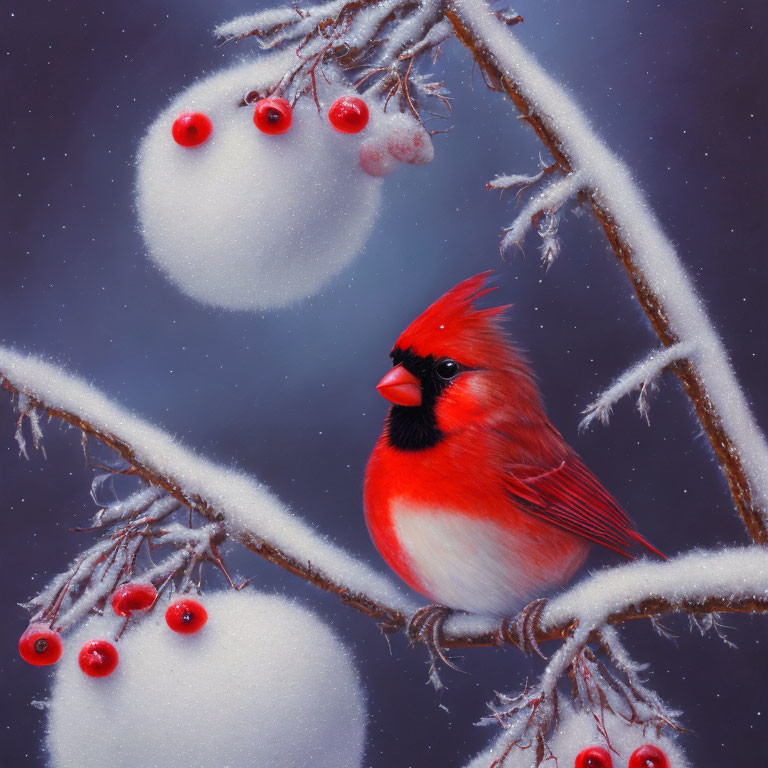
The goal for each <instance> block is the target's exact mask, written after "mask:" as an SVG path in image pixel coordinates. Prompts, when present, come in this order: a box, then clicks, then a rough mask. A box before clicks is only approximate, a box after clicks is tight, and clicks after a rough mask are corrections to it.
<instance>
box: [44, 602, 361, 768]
mask: <svg viewBox="0 0 768 768" xmlns="http://www.w3.org/2000/svg"><path fill="white" fill-rule="evenodd" d="M201 602H203V603H204V605H205V608H206V610H207V611H208V623H207V624H206V625H205V627H203V629H201V630H200V632H198V633H197V634H194V635H182V634H178V633H176V632H172V631H171V630H170V629H169V628H168V626H167V625H166V623H165V619H164V610H163V608H164V606H162V605H158V607H157V609H155V611H154V612H153V613H152V614H151V615H150V616H147V617H145V618H142V619H140V620H139V621H137V622H136V624H135V625H133V626H130V625H129V627H130V628H129V630H128V631H127V632H126V634H125V635H123V637H122V638H121V639H120V641H119V642H118V643H117V648H118V650H119V653H120V663H119V666H118V668H117V670H116V671H115V672H114V673H113V674H112V675H110V676H109V677H104V678H98V679H94V678H90V677H87V676H86V675H84V674H83V673H82V672H81V671H80V668H79V666H78V663H77V655H78V651H79V649H80V646H81V645H82V644H83V643H84V642H85V641H87V640H90V639H93V638H105V639H109V640H112V639H114V635H115V632H116V631H117V630H119V627H120V626H121V621H122V620H120V619H117V618H116V617H114V616H104V617H95V618H93V619H91V620H90V621H88V622H87V623H86V624H85V625H84V626H83V627H81V628H80V629H79V630H78V631H77V632H75V633H73V634H72V635H70V636H69V637H67V638H66V641H65V651H64V655H63V657H62V659H61V661H60V662H59V664H58V665H57V669H56V676H55V678H54V684H53V691H52V696H51V705H50V709H49V720H48V733H47V744H48V751H49V754H50V756H51V765H52V768H105V767H106V766H109V767H110V768H136V766H142V768H275V766H279V768H307V766H312V768H360V765H361V762H362V758H363V747H364V735H365V717H366V716H365V703H364V699H363V693H362V690H361V687H360V681H359V679H358V676H357V673H356V671H355V668H354V665H353V661H352V659H351V657H350V655H349V653H348V652H347V651H346V649H345V648H344V647H343V646H342V644H341V643H340V641H339V640H338V639H337V638H336V636H335V635H334V634H333V633H332V632H331V630H330V629H329V628H328V627H327V626H326V625H325V624H324V623H323V622H322V621H321V620H320V619H319V618H317V616H315V615H314V614H312V613H310V612H309V611H307V610H306V609H304V608H301V607H299V606H297V605H295V604H294V603H291V602H289V601H287V600H285V599H283V598H279V597H273V596H267V595H262V594H258V593H256V592H251V591H246V592H234V591H231V592H221V593H215V594H211V595H208V596H207V597H205V598H203V599H202V601H201Z"/></svg>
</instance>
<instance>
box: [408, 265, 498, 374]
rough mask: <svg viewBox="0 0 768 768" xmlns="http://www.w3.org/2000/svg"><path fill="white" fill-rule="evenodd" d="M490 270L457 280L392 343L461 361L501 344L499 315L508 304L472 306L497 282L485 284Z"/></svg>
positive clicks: (474, 358) (470, 362) (483, 354)
mask: <svg viewBox="0 0 768 768" xmlns="http://www.w3.org/2000/svg"><path fill="white" fill-rule="evenodd" d="M491 274H492V270H489V271H488V272H481V273H480V274H479V275H475V276H474V277H470V278H468V279H467V280H464V281H463V282H461V283H459V284H458V285H457V286H455V287H454V288H451V290H450V291H448V292H447V293H445V294H443V295H442V296H441V297H440V298H439V299H438V300H437V301H436V302H435V303H434V304H432V305H430V306H429V307H427V309H425V310H424V312H422V313H421V314H420V315H419V316H418V317H417V318H416V319H415V320H414V321H413V322H412V323H411V324H410V325H409V326H408V327H407V328H406V329H405V330H404V331H403V332H402V334H400V338H398V340H397V342H396V343H395V346H396V347H398V348H400V349H402V350H406V349H411V350H413V352H415V353H416V354H417V355H420V356H423V357H426V356H428V355H432V356H433V357H436V358H437V357H453V358H456V359H458V360H459V361H460V362H462V363H464V364H465V365H473V364H475V363H476V362H477V361H481V360H483V359H485V358H486V356H487V354H488V353H489V352H497V351H498V349H497V348H498V347H501V349H504V348H505V346H506V345H505V339H504V336H503V332H502V330H501V326H500V324H499V321H498V318H499V315H500V314H501V313H502V312H504V310H506V309H508V308H509V307H510V306H511V305H509V304H506V305H504V306H499V307H490V308H488V309H476V307H475V302H476V301H477V300H478V299H479V298H480V297H481V296H485V295H486V294H487V293H490V292H491V291H495V290H496V288H497V286H489V285H488V284H487V283H488V279H489V277H490V275H491Z"/></svg>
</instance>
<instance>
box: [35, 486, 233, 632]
mask: <svg viewBox="0 0 768 768" xmlns="http://www.w3.org/2000/svg"><path fill="white" fill-rule="evenodd" d="M98 479H99V478H97V480H98ZM181 510H182V505H181V504H180V503H179V502H178V500H177V499H175V498H173V497H172V496H169V495H168V494H166V493H164V492H163V491H162V490H161V489H159V488H156V487H149V488H142V489H141V490H139V491H136V492H135V493H133V494H131V495H130V496H128V497H127V498H125V499H123V500H122V501H118V502H116V503H114V504H111V505H109V506H105V507H102V508H101V509H99V511H98V513H97V514H96V516H95V518H94V521H93V526H92V527H91V528H89V529H87V531H88V532H93V531H96V532H97V533H99V534H101V538H100V539H99V540H98V541H96V543H95V544H92V545H91V546H90V547H88V548H87V549H85V551H84V552H82V553H81V554H80V555H79V556H78V557H77V558H76V559H75V560H74V561H73V562H72V564H71V565H70V566H69V568H68V569H67V570H66V571H65V572H64V573H62V574H60V575H59V576H57V577H55V578H54V579H53V580H52V581H51V582H50V584H49V585H48V586H47V587H46V588H45V589H44V590H43V591H42V592H40V593H39V594H38V595H37V596H36V597H33V598H32V599H31V600H29V601H28V602H27V603H26V604H25V607H26V608H27V609H28V610H30V611H31V612H32V613H33V616H32V621H33V622H44V623H46V624H48V625H49V626H51V627H53V628H55V629H58V630H64V631H66V630H68V629H70V628H71V627H73V626H74V625H76V624H78V623H79V622H80V621H82V619H84V618H85V617H86V616H87V615H88V614H90V613H92V612H96V613H101V612H102V611H103V610H104V607H105V605H106V603H107V601H108V600H109V598H110V596H111V595H112V593H113V592H114V591H115V589H116V588H117V587H118V586H120V584H123V583H126V582H130V581H140V582H142V583H151V584H152V585H153V586H155V587H156V588H157V590H158V592H162V591H163V590H164V589H166V588H168V587H172V588H175V589H176V590H177V591H179V592H187V591H189V590H190V589H192V588H193V587H194V586H195V585H194V583H193V581H192V577H193V574H194V571H195V569H196V568H197V567H199V566H201V565H202V563H203V562H209V563H212V564H214V565H216V566H218V567H219V568H221V569H222V570H224V572H225V573H226V570H225V569H224V565H223V562H222V560H221V556H220V554H219V551H218V545H219V544H220V543H221V542H223V541H224V539H225V536H226V534H225V531H224V528H223V527H222V526H221V524H219V523H207V522H206V521H205V520H204V519H203V521H202V525H199V526H193V525H192V520H191V519H190V517H189V516H188V514H187V510H184V512H183V513H181Z"/></svg>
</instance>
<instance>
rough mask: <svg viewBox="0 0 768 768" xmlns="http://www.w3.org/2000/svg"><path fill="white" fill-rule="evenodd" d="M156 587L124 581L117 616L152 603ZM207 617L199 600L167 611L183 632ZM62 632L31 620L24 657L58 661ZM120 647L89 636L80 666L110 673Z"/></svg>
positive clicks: (116, 598)
mask: <svg viewBox="0 0 768 768" xmlns="http://www.w3.org/2000/svg"><path fill="white" fill-rule="evenodd" d="M156 600H157V590H156V589H155V588H154V587H153V586H152V585H151V584H123V585H122V586H121V587H118V589H116V590H115V593H114V594H113V595H112V609H113V610H114V612H115V613H116V614H117V615H118V616H122V617H124V618H128V617H130V615H131V614H132V613H133V612H134V611H143V610H146V609H147V608H150V607H152V606H153V605H154V604H155V601H156ZM206 621H208V612H207V611H206V610H205V608H203V606H202V605H200V603H198V602H197V600H192V599H190V598H187V597H185V598H182V599H181V600H176V601H175V602H173V603H171V604H170V605H169V606H168V608H167V609H166V611H165V623H166V624H167V625H168V626H169V627H170V628H171V629H172V630H173V631H174V632H179V633H180V634H182V635H191V634H194V633H195V632H199V631H200V630H201V629H202V628H203V626H204V625H205V622H206ZM61 651H62V642H61V635H60V634H59V633H58V632H56V631H54V630H52V629H51V628H50V627H47V626H45V625H44V624H32V625H31V626H29V627H28V628H27V630H26V631H25V632H24V634H23V635H22V636H21V637H20V638H19V653H20V654H21V658H22V659H24V661H26V662H27V663H29V664H34V665H35V666H37V667H43V666H48V665H49V664H55V663H56V662H57V661H58V660H59V659H60V658H61ZM119 658H120V657H119V655H118V653H117V648H115V646H114V645H113V644H112V643H110V642H109V641H108V640H98V639H97V640H88V641H87V642H86V643H84V644H83V647H82V648H81V649H80V654H79V655H78V657H77V660H78V663H79V664H80V669H82V670H83V672H84V673H85V674H86V675H88V677H107V675H111V674H112V673H113V672H114V671H115V669H117V664H118V661H119Z"/></svg>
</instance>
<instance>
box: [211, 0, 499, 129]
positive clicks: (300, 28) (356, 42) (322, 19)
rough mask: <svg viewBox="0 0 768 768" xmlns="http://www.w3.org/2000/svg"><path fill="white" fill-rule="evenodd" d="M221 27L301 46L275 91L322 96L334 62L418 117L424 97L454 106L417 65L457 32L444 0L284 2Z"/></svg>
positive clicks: (222, 32) (232, 37) (228, 33)
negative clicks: (322, 81) (323, 77)
mask: <svg viewBox="0 0 768 768" xmlns="http://www.w3.org/2000/svg"><path fill="white" fill-rule="evenodd" d="M510 23H511V22H510ZM215 34H216V35H217V37H218V38H219V39H220V40H222V41H225V42H226V41H239V40H243V39H244V38H249V37H253V38H255V39H256V40H257V41H258V44H259V45H260V46H261V47H262V48H264V49H273V48H278V47H287V46H293V47H294V48H295V49H296V59H295V61H294V62H293V65H292V66H291V67H290V68H289V69H288V70H287V71H286V72H285V74H284V76H283V77H282V79H281V80H280V81H279V82H277V83H276V84H275V85H274V87H273V88H272V89H271V90H270V92H269V93H270V94H272V93H278V94H280V95H286V96H293V97H294V98H298V97H300V96H301V95H302V94H304V93H309V92H311V93H312V94H313V95H315V99H317V96H316V92H317V77H318V74H319V73H320V74H322V73H323V69H324V67H331V68H338V69H340V70H341V71H342V72H346V73H347V75H346V76H347V78H348V79H349V81H350V86H354V87H356V88H362V86H365V91H366V93H368V94H370V95H373V96H380V97H383V98H384V99H385V104H386V105H388V104H389V103H390V101H391V100H392V99H393V98H394V97H397V98H398V100H399V106H400V110H401V111H406V110H407V111H410V112H411V113H412V114H413V115H414V117H417V118H418V117H419V108H420V106H421V104H420V101H421V99H422V98H428V97H436V98H438V99H439V100H440V101H441V102H442V103H443V104H444V105H446V106H447V105H448V100H447V98H446V93H445V92H444V90H443V88H442V83H439V82H435V81H432V80H430V79H429V77H428V76H425V75H423V74H418V73H416V72H415V71H414V64H415V62H416V60H417V59H420V58H421V57H422V56H424V55H425V54H428V53H433V54H435V55H436V54H437V52H438V50H439V47H440V45H441V44H442V43H443V42H444V41H445V40H446V39H447V38H448V37H450V36H451V35H452V28H451V25H450V24H449V23H448V22H447V21H446V20H445V18H444V14H443V3H441V2H438V1H437V0H385V1H384V2H374V0H333V2H329V3H323V4H320V5H314V6H306V7H303V8H300V7H298V6H293V7H283V8H277V9H272V10H268V11H261V12H259V13H255V14H247V15H245V16H240V17H239V18H236V19H233V20H232V21H229V22H227V23H225V24H222V25H221V26H219V27H218V28H217V29H216V31H215ZM353 81H354V82H353ZM264 95H265V94H259V96H264Z"/></svg>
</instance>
